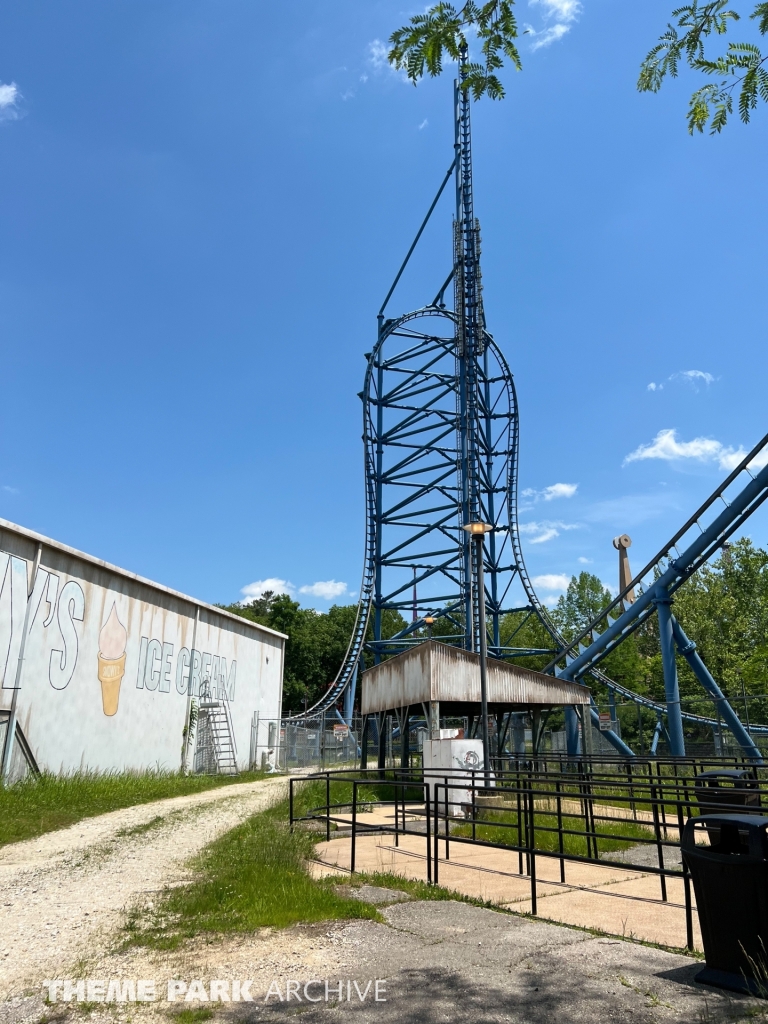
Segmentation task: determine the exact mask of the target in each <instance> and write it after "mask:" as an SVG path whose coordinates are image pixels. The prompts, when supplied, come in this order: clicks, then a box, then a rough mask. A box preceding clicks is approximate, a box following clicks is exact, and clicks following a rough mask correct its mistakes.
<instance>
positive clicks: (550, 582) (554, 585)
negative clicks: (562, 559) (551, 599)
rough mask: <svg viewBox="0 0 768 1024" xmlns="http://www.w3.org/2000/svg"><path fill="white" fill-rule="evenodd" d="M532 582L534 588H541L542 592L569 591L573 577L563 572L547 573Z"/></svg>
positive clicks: (536, 577)
mask: <svg viewBox="0 0 768 1024" xmlns="http://www.w3.org/2000/svg"><path fill="white" fill-rule="evenodd" d="M531 582H532V583H533V585H534V587H541V589H542V590H567V589H568V584H569V583H570V582H571V577H570V576H566V575H565V573H562V572H545V573H543V574H542V575H541V576H534V577H533V579H532V580H531Z"/></svg>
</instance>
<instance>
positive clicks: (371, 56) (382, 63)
mask: <svg viewBox="0 0 768 1024" xmlns="http://www.w3.org/2000/svg"><path fill="white" fill-rule="evenodd" d="M388 52H389V51H388V50H387V44H386V43H382V41H381V40H380V39H374V40H373V42H370V43H368V60H369V61H370V62H371V64H372V65H373V67H374V68H375V69H376V70H377V71H383V70H384V69H385V68H388V67H389V66H390V64H389V61H388V60H387V53H388Z"/></svg>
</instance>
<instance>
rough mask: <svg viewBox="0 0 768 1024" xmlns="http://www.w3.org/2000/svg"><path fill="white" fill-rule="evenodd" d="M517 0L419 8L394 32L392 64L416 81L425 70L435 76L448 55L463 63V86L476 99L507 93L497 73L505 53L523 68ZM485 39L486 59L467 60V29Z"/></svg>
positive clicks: (481, 50)
mask: <svg viewBox="0 0 768 1024" xmlns="http://www.w3.org/2000/svg"><path fill="white" fill-rule="evenodd" d="M513 5H514V0H490V2H489V3H484V4H478V3H473V2H471V0H470V2H469V3H466V4H464V6H463V7H458V8H457V7H454V6H453V5H452V4H448V3H438V4H435V6H434V7H431V8H430V9H429V10H428V11H427V12H426V13H425V14H417V15H415V16H414V17H413V18H411V20H410V22H409V23H408V24H407V25H405V26H403V28H399V29H397V31H396V32H393V33H392V35H391V36H390V37H389V43H390V45H391V47H392V48H391V50H390V51H389V53H388V55H387V56H388V60H389V62H390V64H391V65H392V66H393V67H394V68H396V69H397V70H398V71H405V73H406V75H407V76H408V78H409V79H410V80H411V81H412V82H413V84H414V85H416V83H417V82H418V81H419V80H420V79H421V78H423V77H424V75H425V74H428V75H430V76H431V77H432V78H436V77H437V76H438V75H440V74H441V73H442V70H443V57H444V56H447V57H448V58H449V59H450V60H455V61H457V62H459V63H462V65H463V68H462V70H463V75H462V81H461V87H462V88H463V89H466V90H468V91H470V92H471V93H472V96H473V98H474V99H476V100H478V99H480V97H481V96H483V95H487V96H490V98H491V99H493V100H500V99H503V98H504V95H505V94H504V86H503V85H502V84H501V81H500V79H499V77H498V75H497V74H496V72H497V71H500V70H501V68H502V67H503V66H504V60H505V58H506V59H508V60H509V62H510V63H511V64H512V65H513V67H515V68H516V69H517V70H518V71H520V70H521V68H522V64H521V62H520V54H519V53H518V50H517V46H516V44H515V40H516V39H517V36H518V33H517V22H516V20H515V16H514V13H513V10H512V7H513ZM470 34H473V35H476V36H477V38H478V39H479V40H480V43H481V46H480V52H481V54H482V57H483V60H482V62H480V61H466V62H465V57H466V53H467V47H468V40H467V37H468V35H470Z"/></svg>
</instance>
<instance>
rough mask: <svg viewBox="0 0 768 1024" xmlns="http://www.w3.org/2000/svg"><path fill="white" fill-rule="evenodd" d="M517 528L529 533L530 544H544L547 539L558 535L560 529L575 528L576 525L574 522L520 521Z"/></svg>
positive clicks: (576, 527) (523, 532)
mask: <svg viewBox="0 0 768 1024" xmlns="http://www.w3.org/2000/svg"><path fill="white" fill-rule="evenodd" d="M518 529H519V531H520V533H522V534H528V535H530V538H531V544H544V543H545V542H546V541H548V540H553V539H554V538H555V537H559V536H560V531H561V530H577V529H578V525H577V524H576V523H561V522H549V521H544V522H541V523H535V522H531V523H521V524H520V526H519V527H518Z"/></svg>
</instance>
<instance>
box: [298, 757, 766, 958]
mask: <svg viewBox="0 0 768 1024" xmlns="http://www.w3.org/2000/svg"><path fill="white" fill-rule="evenodd" d="M712 772H715V773H718V774H717V775H716V776H713V775H712V774H711V773H712ZM705 773H710V774H705ZM723 773H724V774H723ZM493 774H494V777H493V780H492V784H491V785H490V786H486V784H485V781H486V780H485V778H484V775H483V773H482V772H479V771H464V770H461V771H459V770H456V771H447V772H446V771H441V770H426V771H421V770H418V771H415V770H413V769H408V770H406V769H379V768H373V769H367V770H351V769H350V770H337V771H325V772H318V773H315V774H312V775H308V776H302V777H300V778H299V777H295V778H291V779H290V781H289V785H290V798H289V802H290V823H291V827H294V826H295V825H296V824H297V823H298V822H301V821H309V822H311V821H316V822H321V823H323V824H324V825H325V838H326V840H330V839H331V837H332V836H334V835H335V836H336V837H338V838H342V837H348V838H349V840H350V844H351V848H350V862H349V863H350V871H351V872H353V873H354V872H355V870H356V863H357V843H358V839H360V838H361V837H363V836H370V835H391V836H392V837H393V842H394V846H395V849H398V848H399V847H400V843H401V840H402V838H403V837H404V836H412V837H419V840H420V841H423V842H424V854H423V856H424V858H425V860H426V878H427V881H428V882H429V883H431V884H435V885H436V884H439V877H440V861H441V855H442V859H443V860H445V861H450V858H451V847H452V846H454V844H456V845H458V846H460V845H464V844H470V845H475V846H483V847H489V848H493V849H503V850H507V851H509V852H511V853H516V854H517V872H516V874H517V876H519V877H527V878H528V879H529V882H530V902H531V913H533V914H536V913H537V861H539V860H540V859H541V858H544V859H547V860H550V861H551V860H555V861H557V862H558V863H559V881H557V880H553V879H550V878H547V880H546V884H547V886H548V887H549V886H552V885H554V886H563V887H565V888H567V889H574V888H577V889H580V890H585V891H590V892H595V893H599V894H600V895H612V896H615V897H616V898H621V899H628V900H639V901H642V902H651V903H661V904H666V905H669V906H675V907H680V909H684V911H685V920H686V941H687V946H688V948H689V949H692V948H693V910H694V907H693V904H692V897H691V882H690V875H689V873H688V869H687V867H686V865H685V862H684V861H683V860H682V858H681V856H680V840H681V837H682V832H683V828H684V826H685V823H686V821H687V820H688V818H690V817H695V816H697V815H699V814H703V813H708V812H712V811H717V812H718V813H745V812H747V813H757V814H759V813H760V809H761V806H763V807H764V806H766V805H768V769H765V768H762V767H761V766H759V765H755V764H754V763H753V762H747V763H744V762H743V761H742V759H740V758H738V757H731V758H669V759H653V760H648V761H642V760H640V759H634V760H632V761H628V760H621V759H618V758H599V759H598V758H579V759H573V758H570V759H569V758H568V757H567V756H563V757H560V756H556V755H550V756H547V757H539V758H536V759H531V758H522V757H520V758H511V759H510V758H506V757H505V758H504V759H503V764H500V763H499V762H498V761H497V763H496V765H495V766H494V773H493ZM373 807H379V808H388V807H391V808H392V809H393V813H392V814H390V815H388V816H387V817H386V818H382V817H381V816H379V820H376V821H372V820H370V819H369V818H367V816H364V817H361V815H362V814H364V811H367V810H370V809H371V808H373ZM407 852H408V853H409V855H411V856H421V854H417V853H415V852H414V851H413V849H410V850H409V851H407ZM612 855H613V856H612ZM633 858H634V859H633ZM569 863H572V864H593V865H600V866H601V867H604V868H621V869H622V870H624V871H627V872H633V871H637V872H638V873H641V874H644V875H655V876H656V877H657V878H658V880H659V896H658V898H654V897H652V896H642V895H636V894H628V893H623V892H622V893H617V892H616V891H615V890H614V891H611V887H608V889H600V888H595V887H594V886H589V885H581V884H574V883H573V882H569V881H568V878H567V875H568V872H567V865H568V864H569ZM500 873H501V874H506V873H507V872H503V871H502V872H500ZM670 880H679V881H680V882H682V887H683V902H682V903H674V902H671V901H670V898H669V886H668V883H669V881H670Z"/></svg>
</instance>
